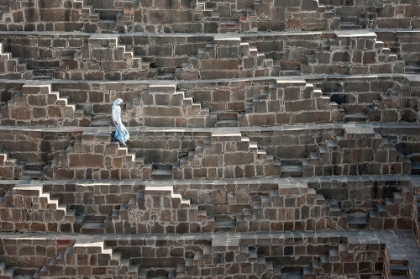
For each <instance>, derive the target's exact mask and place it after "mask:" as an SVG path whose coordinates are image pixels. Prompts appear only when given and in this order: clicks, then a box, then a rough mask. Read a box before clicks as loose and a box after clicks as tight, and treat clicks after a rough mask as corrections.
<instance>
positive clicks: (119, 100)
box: [113, 98, 123, 106]
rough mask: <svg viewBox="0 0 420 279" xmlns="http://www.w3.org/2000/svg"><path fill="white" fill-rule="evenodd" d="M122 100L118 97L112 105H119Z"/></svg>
mask: <svg viewBox="0 0 420 279" xmlns="http://www.w3.org/2000/svg"><path fill="white" fill-rule="evenodd" d="M122 102H123V100H122V99H121V98H118V99H116V100H115V101H114V104H113V105H114V106H118V105H120V104H121V103H122Z"/></svg>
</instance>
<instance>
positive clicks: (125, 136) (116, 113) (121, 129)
mask: <svg viewBox="0 0 420 279" xmlns="http://www.w3.org/2000/svg"><path fill="white" fill-rule="evenodd" d="M121 103H122V100H121V99H120V98H118V99H116V100H115V101H114V104H113V105H112V121H113V122H114V125H115V126H116V127H117V129H116V131H115V134H114V137H115V138H116V139H117V140H118V141H119V142H120V143H122V144H125V142H126V141H128V140H129V139H130V134H129V133H128V131H127V128H125V126H124V124H122V121H121V107H120V104H121Z"/></svg>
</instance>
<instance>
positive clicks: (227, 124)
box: [216, 119, 239, 127]
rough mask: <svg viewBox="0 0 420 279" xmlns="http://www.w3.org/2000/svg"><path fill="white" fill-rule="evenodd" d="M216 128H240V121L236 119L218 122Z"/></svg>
mask: <svg viewBox="0 0 420 279" xmlns="http://www.w3.org/2000/svg"><path fill="white" fill-rule="evenodd" d="M216 127H239V121H238V120H234V119H225V120H218V121H217V122H216Z"/></svg>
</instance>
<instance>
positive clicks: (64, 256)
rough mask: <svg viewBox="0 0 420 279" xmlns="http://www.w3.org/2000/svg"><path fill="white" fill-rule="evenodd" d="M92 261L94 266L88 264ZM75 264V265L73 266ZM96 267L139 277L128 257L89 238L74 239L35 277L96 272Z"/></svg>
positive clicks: (137, 267) (130, 276) (136, 268)
mask: <svg viewBox="0 0 420 279" xmlns="http://www.w3.org/2000/svg"><path fill="white" fill-rule="evenodd" d="M92 261H94V262H95V263H96V264H95V266H96V268H93V267H91V266H90V264H89V263H90V262H92ZM75 265H76V266H77V267H75ZM96 269H99V270H100V269H105V270H106V273H114V274H115V273H116V274H125V276H126V278H133V279H134V278H139V277H138V275H139V266H138V265H132V264H131V263H130V260H129V259H125V258H123V257H122V254H121V253H119V252H113V249H112V248H107V247H105V245H104V241H101V240H91V241H87V242H83V241H79V242H78V241H76V243H74V245H73V246H69V247H68V248H67V249H66V250H65V251H64V252H61V253H60V254H59V255H58V256H57V257H55V258H53V259H52V260H51V261H50V262H49V263H48V264H46V265H44V266H43V267H42V268H41V270H40V271H39V276H36V277H35V278H54V277H56V276H74V275H76V274H79V275H82V274H85V275H87V276H89V274H92V273H95V272H98V271H95V270H96Z"/></svg>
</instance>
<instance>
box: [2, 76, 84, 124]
mask: <svg viewBox="0 0 420 279" xmlns="http://www.w3.org/2000/svg"><path fill="white" fill-rule="evenodd" d="M51 86H52V85H51V83H49V82H27V83H25V84H24V85H23V86H22V92H19V93H17V94H16V95H15V96H14V97H13V98H12V99H11V100H10V101H8V102H7V104H5V105H4V106H3V107H2V108H1V109H2V118H1V123H2V125H43V126H74V125H77V126H84V125H87V124H88V123H90V120H89V119H88V118H87V117H85V115H84V111H83V109H78V108H77V106H76V104H72V103H70V102H69V99H68V98H67V97H62V96H60V92H57V91H52V89H51Z"/></svg>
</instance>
